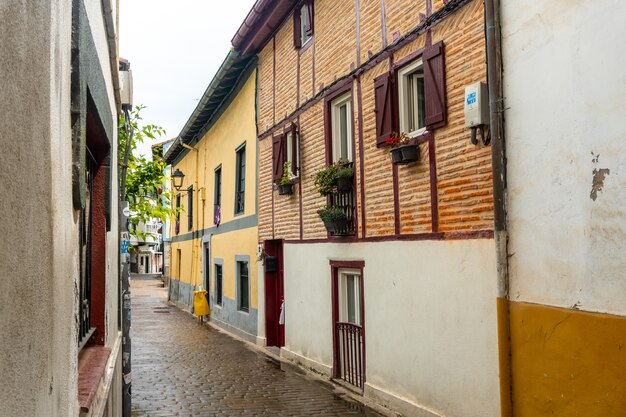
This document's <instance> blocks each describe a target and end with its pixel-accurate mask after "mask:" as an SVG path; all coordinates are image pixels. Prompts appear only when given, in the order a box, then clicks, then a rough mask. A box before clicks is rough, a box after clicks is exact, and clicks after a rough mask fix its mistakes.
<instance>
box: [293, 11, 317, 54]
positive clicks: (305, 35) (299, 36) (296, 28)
mask: <svg viewBox="0 0 626 417" xmlns="http://www.w3.org/2000/svg"><path fill="white" fill-rule="evenodd" d="M313 14H314V13H313V0H305V1H304V3H303V4H302V5H301V6H299V7H297V8H296V9H295V11H294V14H293V43H294V46H295V47H296V48H301V47H303V46H304V45H305V44H306V43H307V42H308V41H310V40H311V39H312V38H313Z"/></svg>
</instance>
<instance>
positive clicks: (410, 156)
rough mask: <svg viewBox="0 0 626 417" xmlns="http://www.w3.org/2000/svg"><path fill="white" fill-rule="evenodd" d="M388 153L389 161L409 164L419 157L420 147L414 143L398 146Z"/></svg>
mask: <svg viewBox="0 0 626 417" xmlns="http://www.w3.org/2000/svg"><path fill="white" fill-rule="evenodd" d="M389 153H390V154H391V161H392V162H393V163H394V164H396V165H404V164H410V163H411V162H416V161H419V159H420V149H419V146H418V145H417V144H416V143H415V144H408V145H402V146H398V147H397V148H393V149H392V150H391V151H389Z"/></svg>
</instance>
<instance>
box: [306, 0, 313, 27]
mask: <svg viewBox="0 0 626 417" xmlns="http://www.w3.org/2000/svg"><path fill="white" fill-rule="evenodd" d="M305 7H306V11H307V13H306V22H304V34H305V35H306V36H313V0H307V2H306V3H305Z"/></svg>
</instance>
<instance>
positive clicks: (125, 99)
mask: <svg viewBox="0 0 626 417" xmlns="http://www.w3.org/2000/svg"><path fill="white" fill-rule="evenodd" d="M120 98H121V100H122V106H124V107H127V108H131V107H132V106H133V73H132V71H131V70H128V71H120Z"/></svg>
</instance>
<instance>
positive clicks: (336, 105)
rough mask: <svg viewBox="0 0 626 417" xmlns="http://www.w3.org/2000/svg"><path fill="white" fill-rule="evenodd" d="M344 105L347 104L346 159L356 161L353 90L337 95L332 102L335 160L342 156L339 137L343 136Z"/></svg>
mask: <svg viewBox="0 0 626 417" xmlns="http://www.w3.org/2000/svg"><path fill="white" fill-rule="evenodd" d="M344 105H345V106H346V138H347V141H348V143H347V146H346V151H347V155H346V156H345V159H347V160H348V161H350V162H353V161H354V156H353V155H352V142H353V140H354V138H353V137H352V92H347V93H345V94H342V95H341V96H339V97H337V98H336V99H334V100H333V101H332V102H331V103H330V113H331V132H332V150H333V162H337V161H338V160H339V158H340V157H341V156H340V151H341V143H340V142H339V138H340V137H341V131H340V126H339V114H340V113H339V111H340V109H341V107H343V106H344Z"/></svg>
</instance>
